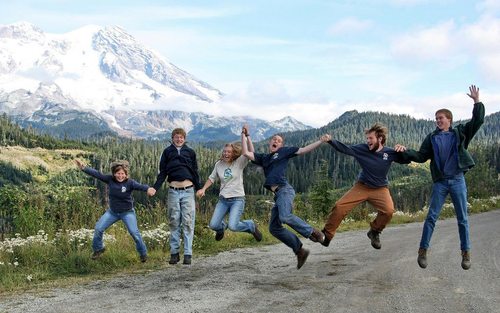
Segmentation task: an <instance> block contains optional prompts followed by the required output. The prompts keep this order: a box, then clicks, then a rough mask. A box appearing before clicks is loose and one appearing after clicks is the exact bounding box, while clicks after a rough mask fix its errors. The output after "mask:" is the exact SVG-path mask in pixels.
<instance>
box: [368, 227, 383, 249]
mask: <svg viewBox="0 0 500 313" xmlns="http://www.w3.org/2000/svg"><path fill="white" fill-rule="evenodd" d="M366 235H367V236H368V238H370V240H371V241H372V247H374V248H375V249H380V248H382V244H381V243H380V237H379V236H380V232H379V231H376V230H373V229H370V231H369V232H368V233H367V234H366Z"/></svg>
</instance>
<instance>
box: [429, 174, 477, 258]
mask: <svg viewBox="0 0 500 313" xmlns="http://www.w3.org/2000/svg"><path fill="white" fill-rule="evenodd" d="M448 194H450V196H451V201H452V202H453V206H454V208H455V214H456V215H457V223H458V235H459V236H460V249H461V250H462V251H469V250H470V241H469V222H468V218H467V186H466V185H465V178H464V175H463V174H459V175H456V176H454V177H452V178H449V179H442V180H440V181H437V182H435V183H434V184H433V185H432V193H431V202H430V204H429V212H428V213H427V218H426V219H425V223H424V228H423V230H422V239H421V240H420V248H422V249H428V248H429V242H430V241H431V237H432V233H433V231H434V226H435V225H436V220H437V219H438V218H439V214H440V213H441V209H442V207H443V204H444V201H445V199H446V196H447V195H448Z"/></svg>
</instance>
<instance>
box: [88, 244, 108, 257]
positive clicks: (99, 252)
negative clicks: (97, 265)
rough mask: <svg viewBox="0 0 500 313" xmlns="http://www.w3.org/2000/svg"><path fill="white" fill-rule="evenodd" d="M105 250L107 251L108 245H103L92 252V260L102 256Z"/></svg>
mask: <svg viewBox="0 0 500 313" xmlns="http://www.w3.org/2000/svg"><path fill="white" fill-rule="evenodd" d="M104 251H106V247H103V248H102V249H101V250H97V251H94V253H92V256H91V257H90V258H91V259H92V260H97V259H98V258H100V257H101V255H102V254H103V253H104Z"/></svg>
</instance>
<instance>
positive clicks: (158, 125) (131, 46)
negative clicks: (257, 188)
mask: <svg viewBox="0 0 500 313" xmlns="http://www.w3.org/2000/svg"><path fill="white" fill-rule="evenodd" d="M222 97H223V93H222V92H221V91H219V90H217V89H216V88H214V87H212V86H210V85H209V84H207V83H205V82H203V81H202V80H200V79H197V78H196V77H194V76H193V75H191V74H189V73H187V72H186V71H183V70H182V69H180V68H178V67H176V66H175V65H173V64H172V63H170V62H168V61H166V60H165V59H164V58H163V57H162V56H160V55H159V54H158V53H156V52H154V51H153V50H151V49H148V48H146V47H144V46H143V45H142V44H141V43H139V42H138V41H137V40H136V39H135V38H134V37H133V36H131V35H130V34H128V33H127V32H126V31H125V30H124V29H122V28H120V27H118V26H111V27H99V26H85V27H82V28H80V29H77V30H75V31H72V32H69V33H65V34H49V33H45V32H43V31H42V30H41V29H39V28H37V27H36V26H34V25H32V24H29V23H26V22H20V23H16V24H11V25H4V26H2V25H0V112H5V113H7V114H9V115H11V116H12V117H13V118H14V120H16V121H18V122H20V123H21V124H25V125H26V124H29V125H31V126H34V127H38V128H42V129H45V130H47V129H51V128H54V127H56V128H57V127H59V128H61V129H65V130H67V129H68V127H67V126H68V125H79V126H80V127H86V128H87V129H86V130H87V131H84V132H83V133H81V134H86V135H89V133H88V130H92V131H95V132H98V131H109V130H112V131H115V132H117V133H118V134H121V135H127V136H137V137H162V134H163V135H164V134H165V133H167V132H169V131H171V130H172V129H173V128H175V127H184V128H185V129H186V130H187V131H189V134H190V135H191V138H193V136H195V137H194V139H198V140H217V139H220V138H224V139H225V138H226V137H228V136H231V134H236V135H237V134H239V131H240V128H241V122H242V121H243V120H242V118H237V117H228V118H223V117H214V116H210V115H207V114H202V113H186V112H178V111H173V110H172V108H173V107H174V106H173V104H179V103H182V105H183V107H186V108H190V107H200V105H201V106H211V105H216V103H217V101H219V100H220V99H221V98H222ZM186 111H190V110H188V109H187V110H186ZM236 121H238V123H239V124H236ZM244 121H245V122H248V123H249V124H254V125H261V126H262V127H261V130H260V131H259V132H260V133H262V136H265V134H267V133H268V132H269V131H270V130H272V131H289V130H296V129H305V128H308V127H307V126H305V125H303V124H301V123H300V122H298V121H296V120H293V119H290V118H284V119H282V120H280V121H275V122H266V121H263V120H255V121H250V119H248V118H245V120H244ZM72 130H73V131H75V130H74V127H72ZM217 131H219V132H227V131H229V132H230V133H227V134H221V135H218V136H217V135H214V133H216V132H217ZM50 132H51V133H54V132H53V131H50ZM56 133H57V132H56ZM75 133H76V134H78V132H75ZM208 133H210V135H207V134H208ZM60 135H68V134H67V133H66V134H60ZM256 139H257V138H256Z"/></svg>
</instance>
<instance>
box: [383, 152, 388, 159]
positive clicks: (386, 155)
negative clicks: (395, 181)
mask: <svg viewBox="0 0 500 313" xmlns="http://www.w3.org/2000/svg"><path fill="white" fill-rule="evenodd" d="M382 159H384V161H387V160H388V159H389V155H388V154H387V152H384V155H383V156H382Z"/></svg>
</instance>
